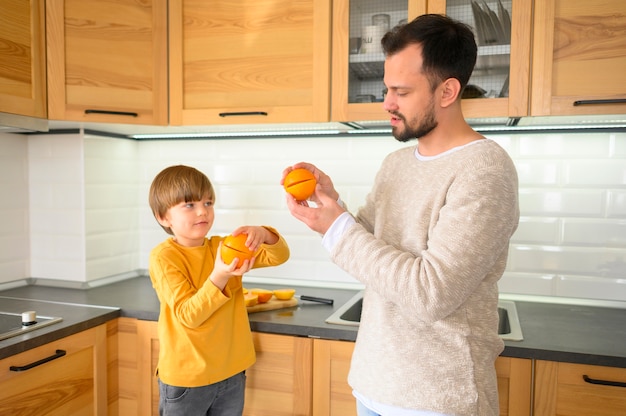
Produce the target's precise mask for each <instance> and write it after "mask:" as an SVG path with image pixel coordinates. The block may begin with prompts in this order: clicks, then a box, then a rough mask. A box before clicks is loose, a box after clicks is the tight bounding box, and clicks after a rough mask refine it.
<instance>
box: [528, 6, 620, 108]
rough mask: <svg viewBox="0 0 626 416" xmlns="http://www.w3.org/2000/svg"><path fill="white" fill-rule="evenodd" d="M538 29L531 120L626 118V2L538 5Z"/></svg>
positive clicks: (534, 55) (535, 19)
mask: <svg viewBox="0 0 626 416" xmlns="http://www.w3.org/2000/svg"><path fill="white" fill-rule="evenodd" d="M534 26H535V28H534V37H533V38H534V39H533V67H532V74H533V76H532V85H531V93H532V97H531V115H533V116H547V115H577V114H580V115H583V114H584V115H586V114H625V113H626V41H625V39H626V2H624V1H623V0H604V1H601V2H589V1H585V0H545V1H541V2H535V13H534ZM581 100H582V101H587V100H591V101H592V103H590V104H584V105H575V103H576V102H579V101H581ZM598 100H621V101H622V103H621V104H603V103H602V101H598Z"/></svg>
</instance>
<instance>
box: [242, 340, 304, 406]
mask: <svg viewBox="0 0 626 416" xmlns="http://www.w3.org/2000/svg"><path fill="white" fill-rule="evenodd" d="M252 335H253V337H254V347H255V349H256V354H257V362H256V363H255V364H254V365H253V366H252V367H250V369H249V370H248V371H246V376H247V382H246V401H245V407H244V411H243V414H244V415H249V416H254V415H258V416H262V415H272V416H281V415H282V416H291V415H298V416H306V415H310V414H311V404H312V403H311V378H312V375H311V371H312V359H313V340H311V339H310V338H302V337H293V336H288V335H275V334H265V333H259V332H255V333H253V334H252Z"/></svg>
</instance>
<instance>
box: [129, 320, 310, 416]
mask: <svg viewBox="0 0 626 416" xmlns="http://www.w3.org/2000/svg"><path fill="white" fill-rule="evenodd" d="M135 324H136V328H137V332H136V333H137V339H138V344H136V345H138V347H137V348H136V349H134V347H131V352H130V355H129V356H128V358H129V359H130V360H128V361H126V362H127V363H129V362H130V361H132V358H133V357H135V358H136V359H137V361H138V364H137V372H138V374H139V377H138V378H136V377H135V373H134V371H133V365H132V364H127V365H126V367H127V369H129V370H130V371H129V372H128V374H127V375H128V377H129V380H137V381H138V383H137V384H138V385H139V386H140V391H139V392H131V393H130V394H128V393H127V396H128V397H129V399H130V400H129V403H130V404H131V405H128V406H127V407H126V410H125V412H124V413H122V412H120V414H124V415H131V414H136V415H142V416H143V415H149V414H152V415H158V414H159V411H158V410H159V388H158V382H157V377H156V376H155V370H156V366H157V362H158V356H159V340H158V334H157V323H156V322H154V321H135ZM125 325H126V327H127V329H126V331H127V333H130V334H132V333H133V329H132V322H126V323H125ZM252 336H253V339H254V347H255V349H256V354H257V361H256V363H255V364H254V365H253V366H252V367H251V368H250V369H248V370H247V371H246V376H247V382H246V398H245V407H244V413H243V414H244V415H248V416H255V415H269V414H271V415H272V416H281V415H283V416H291V415H297V416H307V415H310V414H311V395H312V393H311V371H312V366H311V362H312V355H313V341H312V340H311V339H310V338H302V337H293V336H287V335H275V334H266V333H258V332H254V333H253V334H252ZM127 341H130V338H128V339H127ZM131 342H132V341H131ZM132 351H136V352H132ZM120 375H121V374H120ZM120 380H121V378H120ZM126 386H127V387H130V388H131V389H132V382H130V381H127V382H126ZM120 391H123V390H122V388H121V386H120ZM134 398H137V406H136V410H135V409H133V406H132V403H133V401H134Z"/></svg>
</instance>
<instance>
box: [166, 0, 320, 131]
mask: <svg viewBox="0 0 626 416" xmlns="http://www.w3.org/2000/svg"><path fill="white" fill-rule="evenodd" d="M169 19H170V20H169V24H170V29H169V30H170V39H169V42H170V43H169V44H170V51H169V53H170V123H171V124H172V125H199V124H201V125H208V124H212V125H214V124H246V123H252V124H254V123H285V122H287V123H297V122H325V121H328V120H329V111H330V110H329V103H330V0H237V1H233V0H212V1H206V0H170V2H169Z"/></svg>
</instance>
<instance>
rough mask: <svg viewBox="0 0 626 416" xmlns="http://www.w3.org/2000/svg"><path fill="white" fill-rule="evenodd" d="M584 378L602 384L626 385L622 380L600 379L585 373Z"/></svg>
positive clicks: (588, 381)
mask: <svg viewBox="0 0 626 416" xmlns="http://www.w3.org/2000/svg"><path fill="white" fill-rule="evenodd" d="M583 380H585V382H586V383H590V384H600V385H602V386H614V387H626V383H624V382H622V381H610V380H598V379H595V378H591V377H589V376H588V375H586V374H583Z"/></svg>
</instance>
